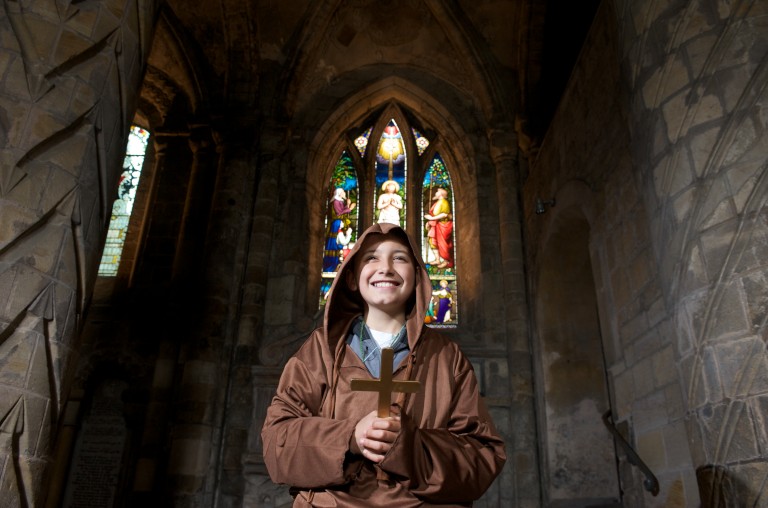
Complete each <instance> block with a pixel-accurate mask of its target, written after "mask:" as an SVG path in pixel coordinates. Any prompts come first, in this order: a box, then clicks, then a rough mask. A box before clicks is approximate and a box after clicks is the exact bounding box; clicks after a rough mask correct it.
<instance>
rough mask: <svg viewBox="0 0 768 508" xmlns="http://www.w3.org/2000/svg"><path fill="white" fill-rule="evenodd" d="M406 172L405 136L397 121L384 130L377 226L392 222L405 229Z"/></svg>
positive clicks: (378, 151)
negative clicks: (378, 223) (380, 223)
mask: <svg viewBox="0 0 768 508" xmlns="http://www.w3.org/2000/svg"><path fill="white" fill-rule="evenodd" d="M406 171H407V165H406V154H405V145H404V144H403V135H402V134H401V133H400V129H399V128H398V127H397V124H396V123H395V120H394V119H393V120H390V121H389V123H388V124H387V126H386V127H385V128H384V132H382V134H381V139H380V140H379V146H378V148H377V149H376V189H374V191H375V192H374V198H375V200H374V217H375V220H376V222H390V223H392V224H398V225H399V226H402V227H403V228H405V204H406V200H405V197H406V192H405V182H406V178H405V177H406Z"/></svg>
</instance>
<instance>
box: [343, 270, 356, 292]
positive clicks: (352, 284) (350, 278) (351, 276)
mask: <svg viewBox="0 0 768 508" xmlns="http://www.w3.org/2000/svg"><path fill="white" fill-rule="evenodd" d="M344 275H345V276H346V277H347V287H348V288H349V289H351V290H352V291H357V279H356V278H355V271H354V270H347V271H346V272H344Z"/></svg>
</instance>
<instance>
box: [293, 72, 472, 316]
mask: <svg viewBox="0 0 768 508" xmlns="http://www.w3.org/2000/svg"><path fill="white" fill-rule="evenodd" d="M400 108H402V109H400ZM403 109H404V110H408V111H410V112H412V113H413V114H415V115H417V116H418V117H419V118H420V120H421V121H423V122H425V123H426V124H428V125H429V126H430V127H431V128H432V129H434V130H435V132H436V136H435V140H436V141H435V145H436V147H435V148H434V150H437V151H439V152H440V154H441V156H442V157H443V160H444V161H445V163H446V165H448V167H449V170H450V171H451V177H452V178H453V184H454V191H455V193H456V196H457V199H456V207H457V210H456V213H457V215H461V217H462V221H461V228H462V235H461V236H460V237H457V238H456V251H457V258H458V259H460V260H461V265H462V268H461V271H460V272H459V281H458V283H459V285H461V287H462V291H464V293H463V294H464V295H466V296H464V297H463V298H465V299H466V300H468V301H469V300H470V299H472V298H473V297H475V296H478V295H477V292H478V291H479V288H478V287H477V286H476V285H474V284H469V280H465V279H467V278H468V277H469V275H470V274H472V273H480V270H481V266H480V256H479V253H478V252H477V248H476V246H475V245H473V244H474V240H473V239H475V238H477V233H478V231H479V228H480V224H479V219H478V207H479V204H478V200H477V180H476V174H477V166H476V163H475V153H474V149H473V146H472V144H471V143H470V141H469V138H470V134H469V132H468V131H466V130H465V129H464V127H463V125H462V123H461V121H460V120H459V117H458V116H457V115H456V114H454V113H453V112H451V111H449V110H448V109H447V108H446V107H445V106H444V105H443V104H442V103H440V102H439V101H436V100H435V99H434V98H433V97H431V95H430V94H428V93H427V92H426V91H424V90H423V89H421V88H420V87H418V86H416V85H414V84H413V83H410V82H408V81H406V80H403V79H401V78H398V77H390V78H387V79H385V80H382V81H379V82H376V83H371V84H370V85H368V86H366V87H365V88H363V89H361V90H360V91H359V92H358V93H356V94H354V95H353V96H352V97H350V98H349V99H348V100H347V101H345V102H344V103H343V104H342V105H341V106H340V107H338V108H337V109H336V110H334V111H333V112H332V113H331V114H330V115H329V116H328V118H327V119H326V120H325V121H324V122H322V123H321V124H320V126H319V128H318V130H317V133H316V134H315V136H314V138H313V139H312V140H311V141H310V142H309V143H308V149H307V150H308V152H309V157H308V158H307V164H306V176H305V180H306V190H305V200H306V201H305V202H306V209H307V210H309V211H310V213H309V216H308V221H309V224H308V226H309V227H308V230H309V239H308V249H307V256H308V258H307V264H308V279H309V283H308V290H307V302H308V303H307V305H308V308H310V307H311V306H312V302H313V301H314V300H313V299H314V298H315V295H316V294H317V291H316V289H317V288H318V287H319V279H320V276H319V273H320V272H319V269H320V260H321V250H322V238H323V233H322V231H323V223H322V217H323V215H322V210H323V209H324V207H325V203H324V202H323V200H322V199H321V196H323V195H324V193H323V189H324V188H325V185H327V182H328V178H329V176H330V174H331V171H332V168H333V165H334V164H335V162H336V160H337V159H338V156H339V154H340V153H341V150H342V149H343V147H344V146H346V145H345V143H346V142H347V141H346V140H345V135H346V133H347V132H348V131H349V129H350V128H351V127H354V126H360V124H361V123H362V122H363V121H365V120H366V119H367V118H369V117H370V115H371V114H376V115H377V116H376V118H379V117H380V116H379V115H383V116H386V115H388V114H390V113H391V114H392V115H394V117H395V118H396V121H397V120H399V121H403V120H405V117H404V116H403V113H401V111H402V110H403ZM406 122H407V120H406ZM380 134H381V130H380V129H379V130H378V131H377V130H374V132H372V133H371V139H372V140H373V139H378V138H377V137H376V136H377V135H380ZM425 164H426V163H422V164H421V166H422V167H419V168H418V170H417V171H413V170H411V169H409V177H408V179H409V181H410V182H411V183H412V188H413V189H418V188H419V187H420V181H419V180H418V178H419V176H420V177H423V176H424V171H425V169H426V167H425ZM359 178H360V181H361V183H362V182H365V177H364V176H362V175H359ZM366 192H368V193H366ZM362 195H363V196H364V197H363V199H366V200H370V199H372V198H370V196H372V195H373V194H372V189H371V190H370V191H364V192H363V193H362ZM369 198H370V199H369ZM418 212H419V211H418V210H415V209H414V208H413V206H411V207H409V209H408V212H407V213H408V214H409V217H408V223H410V224H416V223H417V220H418V219H417V214H418ZM369 218H370V217H369ZM362 220H363V219H362V218H361V229H362V228H364V227H366V226H365V224H364V223H363V222H362ZM369 222H370V221H369ZM465 282H466V284H465ZM464 288H467V290H468V291H469V293H467V292H466V290H464ZM471 288H474V289H471Z"/></svg>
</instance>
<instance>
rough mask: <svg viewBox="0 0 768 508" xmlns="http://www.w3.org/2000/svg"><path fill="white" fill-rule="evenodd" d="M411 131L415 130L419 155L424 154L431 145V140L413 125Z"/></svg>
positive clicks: (414, 134) (414, 135)
mask: <svg viewBox="0 0 768 508" xmlns="http://www.w3.org/2000/svg"><path fill="white" fill-rule="evenodd" d="M411 132H413V137H414V138H415V139H416V150H417V151H418V152H419V155H424V150H426V149H427V147H428V146H429V140H428V139H427V138H425V137H424V136H422V135H421V133H420V132H419V131H417V130H416V129H414V128H413V127H411Z"/></svg>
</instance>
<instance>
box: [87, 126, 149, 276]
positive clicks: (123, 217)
mask: <svg viewBox="0 0 768 508" xmlns="http://www.w3.org/2000/svg"><path fill="white" fill-rule="evenodd" d="M148 143H149V132H148V131H146V130H144V129H142V128H141V127H138V126H136V125H133V126H131V131H130V133H129V134H128V146H127V147H126V151H125V159H124V160H123V173H122V174H121V175H120V182H119V185H118V188H117V199H116V200H115V202H114V204H113V205H112V218H111V219H110V221H109V230H108V231H107V242H106V244H105V246H104V252H103V254H102V256H101V263H100V264H99V276H103V277H114V276H115V275H117V269H118V267H119V266H120V257H121V256H122V254H123V246H124V245H125V234H126V232H127V231H128V221H129V220H130V218H131V212H132V211H133V202H134V200H135V199H136V189H137V187H138V186H139V177H141V168H142V166H143V165H144V156H145V154H146V152H147V145H148Z"/></svg>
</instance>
